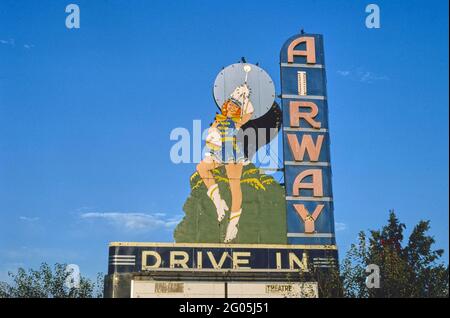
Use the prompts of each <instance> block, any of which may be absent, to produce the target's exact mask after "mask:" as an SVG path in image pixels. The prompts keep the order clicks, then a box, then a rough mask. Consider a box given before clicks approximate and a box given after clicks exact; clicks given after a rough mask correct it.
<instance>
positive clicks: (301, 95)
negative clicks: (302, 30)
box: [280, 34, 336, 246]
mask: <svg viewBox="0 0 450 318" xmlns="http://www.w3.org/2000/svg"><path fill="white" fill-rule="evenodd" d="M280 66H281V97H282V107H283V153H284V179H285V186H286V209H287V211H286V213H287V223H288V224H287V229H288V233H287V236H288V237H287V239H288V243H289V244H306V245H313V246H314V245H316V246H319V245H322V246H323V245H335V244H336V240H335V230H334V216H333V191H332V186H331V176H332V173H331V164H330V137H329V131H328V103H327V89H326V73H325V58H324V50H323V37H322V35H320V34H298V35H295V36H293V37H291V38H290V39H289V40H287V41H286V43H285V44H284V45H283V48H282V49H281V53H280Z"/></svg>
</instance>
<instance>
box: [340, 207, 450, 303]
mask: <svg viewBox="0 0 450 318" xmlns="http://www.w3.org/2000/svg"><path fill="white" fill-rule="evenodd" d="M405 228H406V226H405V224H403V223H400V221H399V220H398V218H397V217H396V215H395V213H394V211H390V214H389V220H388V224H387V225H385V226H383V227H382V228H381V229H380V230H376V231H370V237H368V236H367V235H366V233H365V232H360V233H359V240H358V243H357V244H352V246H351V248H350V250H349V251H348V252H347V255H346V257H345V259H344V261H343V262H342V264H341V269H340V272H341V282H342V285H343V290H344V296H346V297H421V298H422V297H448V294H449V276H448V275H449V267H448V265H447V266H445V265H444V264H442V263H440V262H439V259H440V258H441V256H442V254H443V253H444V251H443V250H442V249H438V250H434V249H433V248H432V246H433V244H434V243H435V240H434V238H433V237H432V236H429V235H428V234H427V232H428V231H429V229H430V222H429V221H420V222H419V223H418V224H417V225H416V226H415V227H414V229H413V231H412V232H411V235H410V236H409V239H408V241H407V242H404V235H403V232H404V230H405ZM370 264H375V265H377V266H378V267H379V269H380V286H379V288H370V289H369V288H367V286H366V278H367V275H368V274H367V273H366V267H367V266H368V265H370Z"/></svg>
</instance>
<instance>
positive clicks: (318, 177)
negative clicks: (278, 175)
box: [292, 169, 323, 197]
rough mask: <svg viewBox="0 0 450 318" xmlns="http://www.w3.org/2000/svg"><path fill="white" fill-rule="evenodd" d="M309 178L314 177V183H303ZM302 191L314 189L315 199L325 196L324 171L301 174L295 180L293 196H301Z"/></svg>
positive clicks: (310, 171) (316, 170) (317, 170)
mask: <svg viewBox="0 0 450 318" xmlns="http://www.w3.org/2000/svg"><path fill="white" fill-rule="evenodd" d="M309 176H311V177H312V182H302V181H303V179H305V178H306V177H309ZM301 189H312V190H313V195H314V196H315V197H321V196H323V185H322V170H320V169H309V170H305V171H303V172H301V173H299V175H298V176H297V177H296V178H295V180H294V185H293V189H292V193H293V195H296V196H300V190H301Z"/></svg>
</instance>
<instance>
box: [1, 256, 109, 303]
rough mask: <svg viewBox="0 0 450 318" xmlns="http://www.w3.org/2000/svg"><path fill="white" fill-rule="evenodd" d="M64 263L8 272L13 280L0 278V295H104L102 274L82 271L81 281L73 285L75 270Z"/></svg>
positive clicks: (2, 296) (71, 296) (26, 296)
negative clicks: (87, 274)
mask: <svg viewBox="0 0 450 318" xmlns="http://www.w3.org/2000/svg"><path fill="white" fill-rule="evenodd" d="M66 268H67V266H66V265H65V264H59V263H56V264H55V265H54V266H53V268H51V267H50V266H49V265H48V264H47V263H42V264H41V266H40V267H39V269H37V270H35V269H29V270H28V271H27V270H25V269H23V268H19V269H18V270H17V273H11V272H9V273H8V275H9V277H10V278H11V283H6V282H0V298H98V297H102V296H103V275H102V274H100V273H99V274H98V276H97V281H96V282H93V281H91V280H90V279H88V278H86V277H83V276H81V275H80V279H79V284H77V286H74V285H75V284H74V280H73V279H71V277H72V275H71V274H72V272H71V271H69V270H66Z"/></svg>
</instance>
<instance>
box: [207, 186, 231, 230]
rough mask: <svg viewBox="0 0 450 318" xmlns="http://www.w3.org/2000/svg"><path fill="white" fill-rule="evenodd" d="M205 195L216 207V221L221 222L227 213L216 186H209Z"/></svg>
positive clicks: (225, 204)
mask: <svg viewBox="0 0 450 318" xmlns="http://www.w3.org/2000/svg"><path fill="white" fill-rule="evenodd" d="M207 194H208V197H209V198H210V199H211V200H212V201H213V203H214V205H215V206H216V212H217V221H219V222H220V221H222V220H223V218H224V217H225V211H228V205H227V203H226V202H225V200H223V199H222V198H221V197H220V193H219V186H218V185H217V184H214V185H212V186H210V187H209V189H208V192H207Z"/></svg>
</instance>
